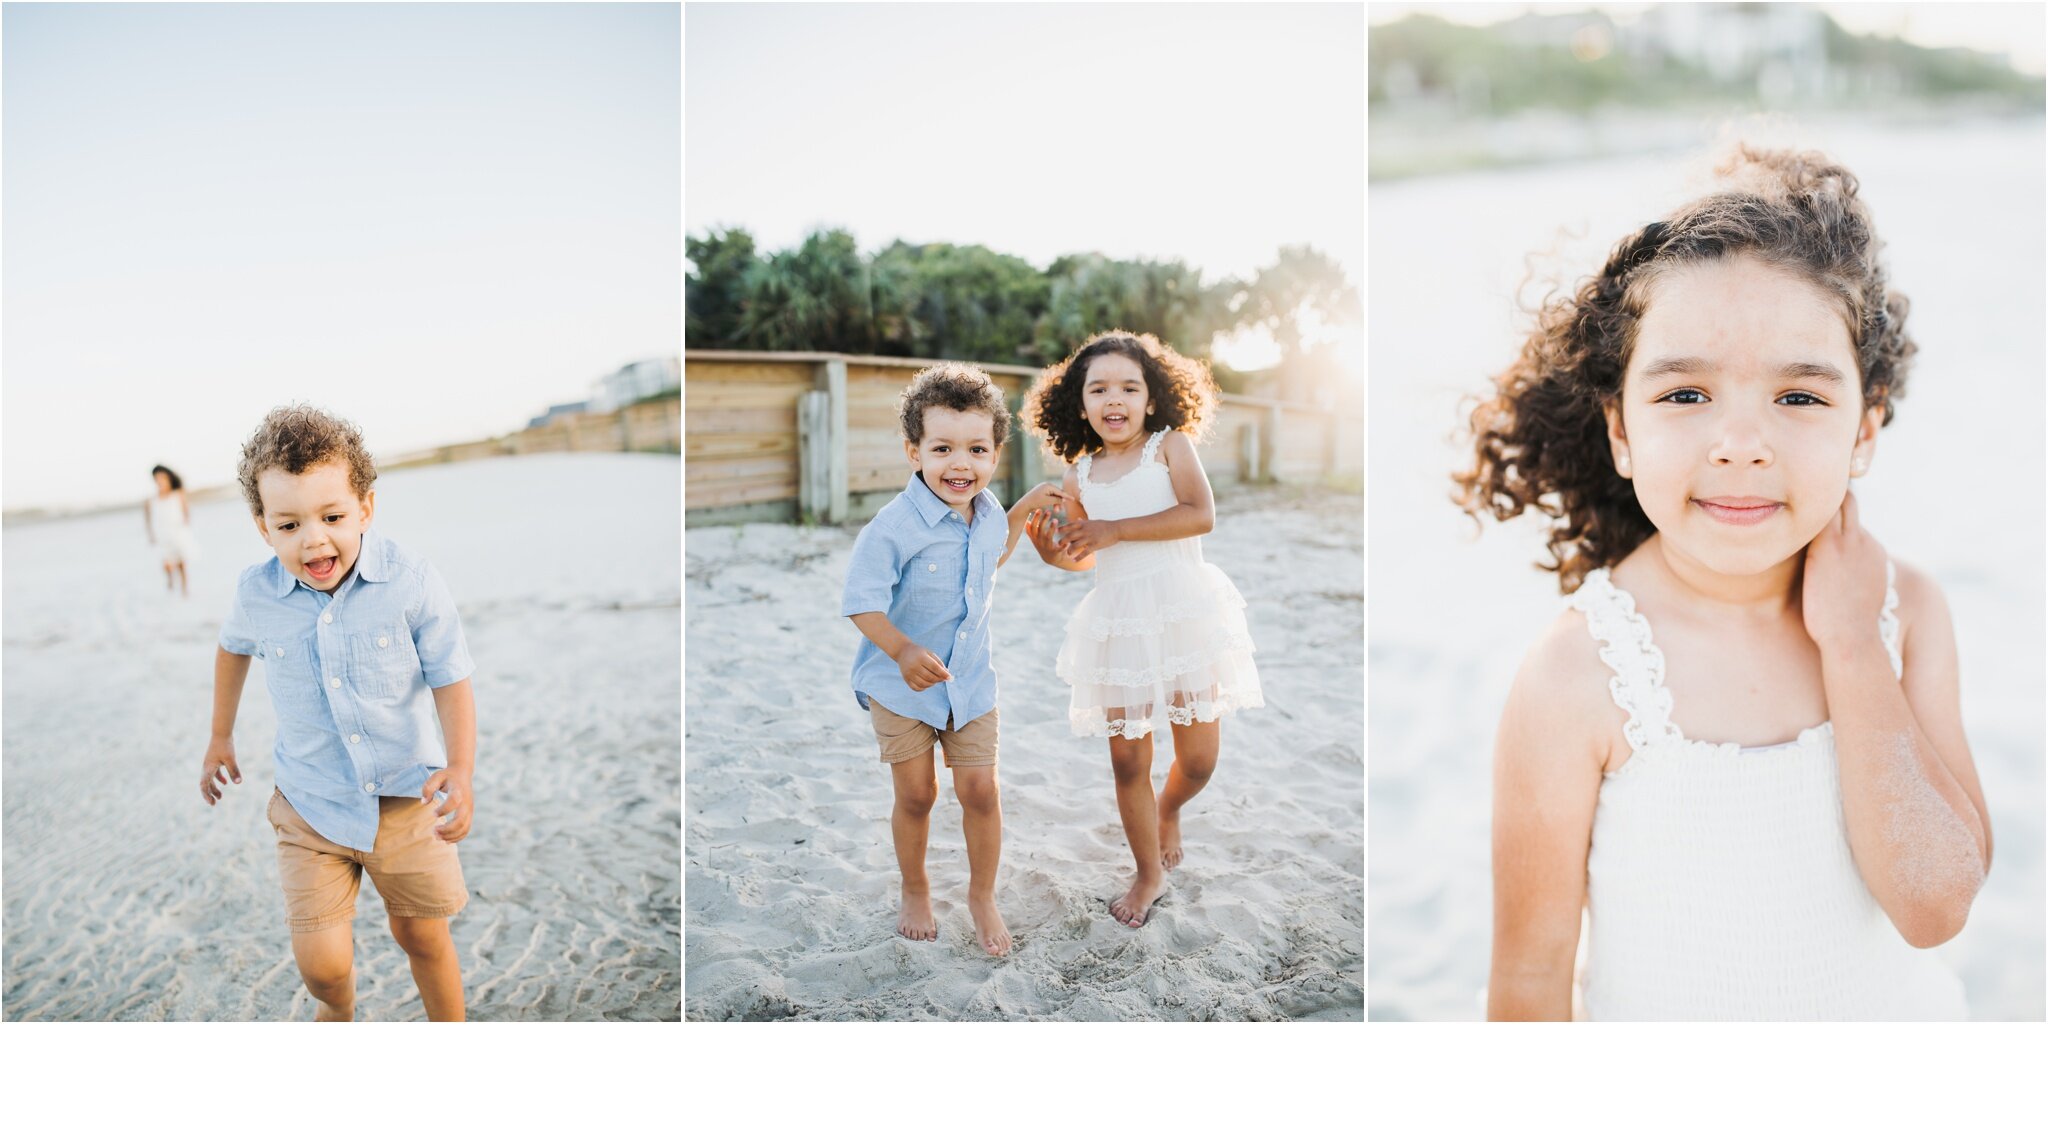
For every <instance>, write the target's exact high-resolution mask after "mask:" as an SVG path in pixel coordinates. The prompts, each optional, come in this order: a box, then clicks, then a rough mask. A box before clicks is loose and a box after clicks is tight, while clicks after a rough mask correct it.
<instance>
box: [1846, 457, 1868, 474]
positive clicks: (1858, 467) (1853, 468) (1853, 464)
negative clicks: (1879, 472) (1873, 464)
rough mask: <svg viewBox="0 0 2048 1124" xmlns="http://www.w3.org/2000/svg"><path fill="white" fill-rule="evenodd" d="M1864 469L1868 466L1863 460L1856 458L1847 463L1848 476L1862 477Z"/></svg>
mask: <svg viewBox="0 0 2048 1124" xmlns="http://www.w3.org/2000/svg"><path fill="white" fill-rule="evenodd" d="M1866 467H1868V466H1867V465H1866V464H1865V463H1864V460H1863V458H1862V457H1857V458H1856V459H1855V460H1853V461H1850V462H1849V475H1851V476H1861V475H1863V472H1864V469H1865V468H1866Z"/></svg>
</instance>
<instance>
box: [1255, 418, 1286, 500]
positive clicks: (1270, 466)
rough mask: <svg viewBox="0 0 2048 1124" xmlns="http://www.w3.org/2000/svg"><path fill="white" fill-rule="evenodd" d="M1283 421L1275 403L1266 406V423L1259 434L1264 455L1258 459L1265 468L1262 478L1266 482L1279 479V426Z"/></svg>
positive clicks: (1273, 481)
mask: <svg viewBox="0 0 2048 1124" xmlns="http://www.w3.org/2000/svg"><path fill="white" fill-rule="evenodd" d="M1283 423H1284V416H1283V415H1282V413H1281V410H1280V407H1279V406H1278V405H1277V404H1276V405H1272V406H1268V407H1266V424H1265V425H1264V426H1262V427H1261V428H1262V429H1263V430H1264V431H1265V432H1264V433H1263V434H1261V436H1263V437H1264V438H1265V446H1266V447H1265V450H1264V453H1265V455H1264V456H1262V457H1260V458H1259V459H1260V460H1261V461H1262V462H1263V467H1264V468H1265V470H1266V475H1265V476H1264V477H1263V479H1264V480H1265V482H1266V483H1268V484H1272V483H1276V482H1278V481H1279V479H1280V427H1281V425H1282V424H1283Z"/></svg>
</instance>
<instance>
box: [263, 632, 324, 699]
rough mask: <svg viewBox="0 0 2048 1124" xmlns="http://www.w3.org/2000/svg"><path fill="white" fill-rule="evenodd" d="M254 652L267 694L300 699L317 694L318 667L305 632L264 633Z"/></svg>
mask: <svg viewBox="0 0 2048 1124" xmlns="http://www.w3.org/2000/svg"><path fill="white" fill-rule="evenodd" d="M261 643H262V645H263V646H262V647H261V648H258V649H257V654H258V655H260V656H262V657H263V678H264V679H265V681H267V682H268V683H269V684H270V693H271V696H272V697H274V698H276V699H279V700H288V701H292V702H301V701H306V700H317V699H319V698H320V697H321V695H320V669H319V668H318V667H317V666H315V664H314V663H313V640H312V638H311V637H307V636H271V637H266V638H265V639H264V640H263V641H262V642H261Z"/></svg>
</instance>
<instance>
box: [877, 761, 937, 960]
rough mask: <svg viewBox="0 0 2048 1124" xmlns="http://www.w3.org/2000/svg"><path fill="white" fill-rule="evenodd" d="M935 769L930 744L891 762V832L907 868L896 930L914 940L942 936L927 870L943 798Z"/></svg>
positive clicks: (901, 864) (899, 862)
mask: <svg viewBox="0 0 2048 1124" xmlns="http://www.w3.org/2000/svg"><path fill="white" fill-rule="evenodd" d="M933 769H934V763H933V761H932V751H931V749H930V748H929V747H927V748H926V749H925V751H924V752H923V753H920V754H918V755H917V756H915V757H912V758H910V759H909V760H907V761H892V762H890V763H889V776H890V779H891V780H892V781H893V782H894V783H895V786H896V806H895V808H894V809H892V810H891V811H890V813H889V834H890V835H891V836H892V837H894V839H895V841H896V865H897V867H898V868H900V869H901V870H902V872H903V904H902V907H901V908H900V909H899V910H898V912H897V915H896V931H897V932H898V933H901V934H903V935H904V936H906V937H909V938H910V939H911V940H914V941H935V940H938V939H939V922H938V919H937V918H935V917H933V916H932V884H931V881H930V880H929V879H928V878H926V877H925V872H924V851H925V843H926V841H927V840H928V839H929V838H930V836H931V827H932V805H933V804H936V803H938V799H939V780H938V774H937V773H935V772H934V771H933Z"/></svg>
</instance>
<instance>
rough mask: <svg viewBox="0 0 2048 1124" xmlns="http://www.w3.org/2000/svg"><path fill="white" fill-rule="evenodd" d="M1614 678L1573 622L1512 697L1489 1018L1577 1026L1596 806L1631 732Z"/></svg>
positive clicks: (1518, 680) (1499, 790)
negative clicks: (1615, 754)
mask: <svg viewBox="0 0 2048 1124" xmlns="http://www.w3.org/2000/svg"><path fill="white" fill-rule="evenodd" d="M1606 675H1607V673H1606V668H1605V666H1604V665H1602V664H1600V662H1599V657H1598V655H1597V654H1595V653H1594V651H1593V649H1592V647H1591V644H1590V641H1589V640H1588V638H1587V635H1586V627H1585V623H1584V621H1583V619H1582V618H1581V617H1580V616H1579V615H1578V614H1577V613H1569V612H1568V613H1565V614H1563V615H1562V616H1560V617H1559V618H1558V622H1557V623H1556V624H1554V625H1553V626H1552V627H1551V630H1550V633H1549V634H1548V635H1546V636H1545V637H1544V638H1543V640H1542V641H1540V642H1538V644H1537V645H1536V647H1535V648H1533V649H1531V650H1530V652H1529V655H1528V656H1527V658H1525V659H1524V660H1523V661H1522V668H1521V670H1520V671H1519V672H1517V673H1516V675H1515V684H1514V687H1513V688H1512V689H1511V690H1510V691H1509V693H1508V701H1507V706H1506V708H1505V709H1504V710H1503V712H1502V714H1501V720H1500V732H1499V734H1498V736H1497V737H1496V738H1495V741H1494V750H1493V964H1492V968H1491V971H1490V972H1489V973H1488V978H1487V990H1486V1017H1487V1018H1488V1019H1493V1020H1519V1019H1556V1020H1569V1019H1570V1018H1571V1017H1572V973H1573V962H1574V959H1575V958H1576V956H1577V953H1578V947H1579V921H1580V916H1581V914H1582V912H1583V910H1584V908H1585V903H1586V854H1587V852H1588V850H1589V849H1590V848H1591V846H1592V839H1593V806H1594V804H1595V803H1596V802H1597V800H1598V799H1599V796H1600V774H1601V771H1602V769H1603V768H1604V763H1605V761H1606V756H1607V752H1608V748H1609V747H1608V745H1607V738H1608V737H1610V736H1611V731H1618V730H1619V729H1620V728H1621V722H1622V718H1621V714H1620V712H1619V711H1617V710H1616V709H1615V708H1614V705H1613V703H1612V702H1611V701H1609V700H1608V698H1607V688H1606ZM1603 708H1604V709H1603ZM1610 727H1611V730H1610V729H1609V728H1610Z"/></svg>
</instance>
